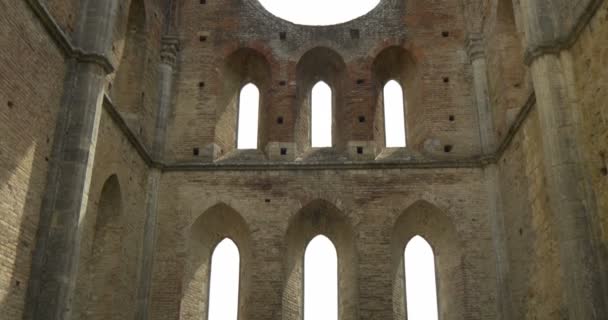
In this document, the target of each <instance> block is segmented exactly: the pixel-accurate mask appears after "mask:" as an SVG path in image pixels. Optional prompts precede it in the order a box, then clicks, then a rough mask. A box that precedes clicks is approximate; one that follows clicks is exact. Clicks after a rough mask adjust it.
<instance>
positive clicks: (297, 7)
mask: <svg viewBox="0 0 608 320" xmlns="http://www.w3.org/2000/svg"><path fill="white" fill-rule="evenodd" d="M259 2H260V3H261V4H262V6H263V7H264V8H265V9H266V10H268V11H269V12H270V13H272V14H274V15H276V16H278V17H279V18H282V19H285V20H288V21H290V22H293V23H296V24H303V25H313V26H314V25H317V26H323V25H333V24H338V23H343V22H347V21H350V20H353V19H355V18H358V17H360V16H363V15H365V14H366V13H368V12H370V11H371V10H372V9H374V8H375V7H376V6H377V5H378V4H379V3H380V0H332V1H326V0H307V1H285V0H259Z"/></svg>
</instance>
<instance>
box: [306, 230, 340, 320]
mask: <svg viewBox="0 0 608 320" xmlns="http://www.w3.org/2000/svg"><path fill="white" fill-rule="evenodd" d="M304 320H338V256H337V254H336V248H335V247H334V245H333V243H332V242H331V240H329V239H328V238H327V237H325V236H323V235H318V236H316V237H315V238H314V239H312V240H311V241H310V242H309V243H308V246H307V247H306V252H305V253H304Z"/></svg>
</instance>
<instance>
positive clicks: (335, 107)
mask: <svg viewBox="0 0 608 320" xmlns="http://www.w3.org/2000/svg"><path fill="white" fill-rule="evenodd" d="M347 78H348V77H347V69H346V64H345V63H344V59H343V58H342V56H341V55H340V54H338V53H337V52H336V51H334V50H332V49H330V48H328V47H315V48H313V49H310V50H309V51H307V52H306V53H304V55H302V57H301V58H300V60H299V61H298V64H297V66H296V81H297V84H298V87H297V92H296V112H297V116H296V123H295V132H294V136H295V140H296V147H297V153H298V155H299V156H304V157H307V156H310V154H309V153H310V151H311V148H310V120H311V118H310V113H311V112H310V109H311V105H310V104H311V91H312V88H313V87H314V85H315V84H316V83H317V82H319V81H324V82H325V83H327V84H328V85H329V87H330V88H331V89H332V99H333V101H332V117H333V119H332V141H333V146H334V147H333V148H332V149H334V150H335V151H336V152H341V151H344V150H345V149H346V143H347V133H346V128H347V126H348V123H350V120H351V119H350V118H349V116H348V115H349V113H348V110H347V106H346V103H345V97H346V94H345V92H344V90H345V88H346V87H347V84H346V81H347Z"/></svg>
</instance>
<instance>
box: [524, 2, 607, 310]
mask: <svg viewBox="0 0 608 320" xmlns="http://www.w3.org/2000/svg"><path fill="white" fill-rule="evenodd" d="M599 2H600V1H597V0H583V1H580V3H579V4H577V5H576V6H572V3H571V2H568V1H566V0H560V1H557V0H522V7H523V8H525V10H523V13H524V25H525V30H526V40H527V49H526V62H527V63H528V64H529V65H530V70H531V74H532V80H533V85H534V90H535V93H536V107H537V109H538V117H539V123H540V128H541V132H542V145H543V156H544V157H543V158H544V168H545V177H546V179H547V183H546V186H547V193H548V196H549V207H550V208H551V212H552V217H553V224H554V225H555V227H556V230H557V231H558V244H559V257H560V272H561V281H562V286H563V294H562V296H563V302H564V304H565V309H566V310H567V313H568V315H567V316H568V318H569V319H590V320H591V319H608V306H607V305H608V301H607V300H608V292H606V291H607V290H608V280H607V279H606V275H605V274H604V273H605V270H606V269H605V267H604V266H606V263H607V262H606V259H605V258H603V256H602V254H605V252H604V251H602V250H603V249H602V248H601V246H600V244H599V237H598V236H597V233H598V232H597V229H596V228H594V222H595V221H596V219H597V217H598V212H597V209H596V206H595V205H594V204H595V199H594V197H595V196H594V193H593V190H592V189H591V188H588V187H587V186H588V181H587V180H586V179H587V178H586V177H585V174H584V164H583V163H582V159H581V156H580V152H581V149H580V148H579V145H580V144H579V143H578V141H577V126H578V124H577V118H578V117H577V116H576V112H577V111H576V102H575V101H576V92H574V91H570V90H569V88H571V87H573V85H574V81H575V79H574V75H573V68H572V65H571V63H572V61H571V57H570V54H569V52H568V49H569V44H568V43H574V42H576V41H577V40H576V37H577V30H579V29H580V28H582V27H584V26H585V25H586V24H587V23H588V20H585V19H589V18H590V17H592V14H591V12H589V10H595V7H594V5H593V4H597V3H599ZM566 17H567V19H566ZM565 39H570V40H569V41H564V40H565ZM603 271H604V272H603Z"/></svg>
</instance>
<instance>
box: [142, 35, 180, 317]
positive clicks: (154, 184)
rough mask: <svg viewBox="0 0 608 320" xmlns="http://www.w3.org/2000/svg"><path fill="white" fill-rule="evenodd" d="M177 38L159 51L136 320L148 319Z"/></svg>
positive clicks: (166, 42) (164, 38) (172, 38)
mask: <svg viewBox="0 0 608 320" xmlns="http://www.w3.org/2000/svg"><path fill="white" fill-rule="evenodd" d="M178 43H179V42H178V39H177V38H175V37H163V39H162V50H161V63H160V65H159V79H158V81H159V87H158V95H159V99H158V109H157V119H156V132H155V135H154V142H153V146H152V160H153V161H154V162H155V163H154V164H153V166H152V168H151V169H150V172H149V175H148V183H147V186H146V187H147V193H148V194H147V197H146V221H145V225H144V239H143V242H142V243H143V246H142V254H141V255H140V256H141V261H140V270H139V283H138V290H137V310H136V316H135V319H136V320H145V319H148V309H149V300H150V287H151V282H152V271H153V262H154V249H155V243H156V221H157V216H158V211H157V208H158V188H159V183H160V179H161V174H162V172H161V168H160V166H161V165H160V161H161V160H162V157H163V152H164V148H165V141H166V136H167V124H168V121H169V114H170V110H171V99H172V93H173V74H174V67H175V62H176V59H177V49H178Z"/></svg>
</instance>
